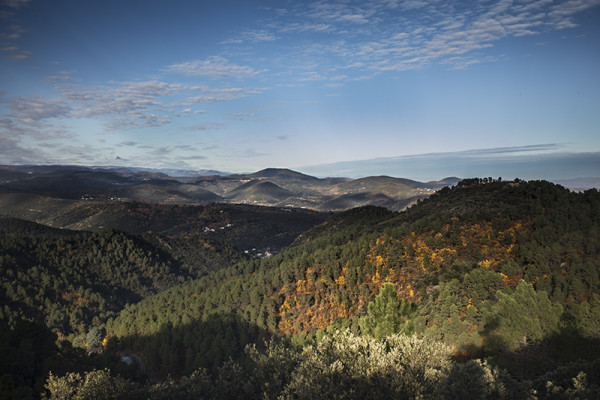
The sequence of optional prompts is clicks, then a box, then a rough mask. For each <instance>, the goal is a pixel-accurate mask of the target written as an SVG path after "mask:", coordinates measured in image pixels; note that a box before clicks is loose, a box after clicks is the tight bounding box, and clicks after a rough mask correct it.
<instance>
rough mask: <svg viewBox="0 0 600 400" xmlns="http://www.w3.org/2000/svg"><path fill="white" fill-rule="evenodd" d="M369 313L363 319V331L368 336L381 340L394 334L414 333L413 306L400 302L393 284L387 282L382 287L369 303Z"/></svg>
mask: <svg viewBox="0 0 600 400" xmlns="http://www.w3.org/2000/svg"><path fill="white" fill-rule="evenodd" d="M367 313H368V316H367V317H364V318H362V319H361V330H362V332H364V333H366V334H368V335H372V336H374V337H376V338H377V339H381V338H384V337H386V336H389V335H391V334H394V333H404V334H409V333H412V330H413V325H412V323H411V321H410V317H411V316H412V314H413V310H412V306H411V304H410V303H409V302H408V301H406V300H398V297H397V295H396V287H395V286H394V284H392V283H389V282H387V283H385V284H384V285H383V286H382V287H381V289H380V290H379V294H378V295H377V296H376V297H375V299H374V300H373V301H372V302H371V303H369V305H368V307H367Z"/></svg>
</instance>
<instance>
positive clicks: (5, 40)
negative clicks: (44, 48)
mask: <svg viewBox="0 0 600 400" xmlns="http://www.w3.org/2000/svg"><path fill="white" fill-rule="evenodd" d="M25 32H26V30H25V29H24V28H23V27H21V26H19V25H11V26H9V27H8V28H7V29H6V30H5V31H3V32H0V51H1V52H3V53H6V54H7V57H8V58H10V59H11V60H13V61H21V60H25V59H27V58H29V57H30V56H31V52H30V51H27V50H23V49H21V47H20V46H19V44H18V40H19V39H20V38H21V35H22V34H23V33H25Z"/></svg>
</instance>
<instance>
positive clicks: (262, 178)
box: [0, 165, 460, 211]
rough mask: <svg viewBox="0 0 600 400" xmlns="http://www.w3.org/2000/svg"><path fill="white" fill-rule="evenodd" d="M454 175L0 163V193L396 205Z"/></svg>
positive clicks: (316, 206) (331, 207)
mask: <svg viewBox="0 0 600 400" xmlns="http://www.w3.org/2000/svg"><path fill="white" fill-rule="evenodd" d="M206 174H208V175H206ZM459 181H460V179H459V178H445V179H443V180H441V181H436V182H418V181H414V180H410V179H403V178H394V177H390V176H372V177H365V178H360V179H349V178H316V177H314V176H310V175H306V174H303V173H300V172H296V171H292V170H290V169H285V168H267V169H263V170H261V171H258V172H254V173H250V174H231V175H227V174H225V173H222V172H219V171H213V170H202V171H183V170H174V169H150V168H135V167H76V166H69V165H66V166H65V165H50V166H28V165H25V166H0V193H13V194H14V193H31V194H38V195H44V196H51V197H54V198H62V199H71V200H77V199H79V200H93V201H150V202H156V203H162V204H205V203H211V202H217V203H241V204H256V205H265V206H278V207H294V208H308V209H313V210H320V211H341V210H346V209H348V208H352V207H357V206H363V205H379V206H383V207H386V208H388V209H390V210H402V209H403V208H405V207H406V206H408V205H410V204H412V202H414V201H416V199H419V198H424V197H427V196H429V195H430V194H431V193H433V192H434V191H435V190H438V189H440V188H442V187H445V186H451V185H454V184H456V183H457V182H459Z"/></svg>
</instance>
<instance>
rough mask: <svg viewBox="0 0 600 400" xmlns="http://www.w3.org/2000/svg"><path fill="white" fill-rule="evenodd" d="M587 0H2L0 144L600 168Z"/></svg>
mask: <svg viewBox="0 0 600 400" xmlns="http://www.w3.org/2000/svg"><path fill="white" fill-rule="evenodd" d="M598 71H600V0H566V1H554V0H508V1H507V0H500V1H486V0H473V1H468V2H467V1H465V2H461V1H439V0H432V1H427V0H372V1H364V0H363V1H352V0H337V1H286V0H272V1H271V0H257V1H252V0H243V1H242V0H238V1H232V0H220V1H181V0H170V1H154V0H143V1H139V0H128V1H122V0H119V1H113V0H102V1H95V0H85V1H82V0H70V1H65V0H52V1H48V0H0V164H77V165H89V166H135V167H145V168H172V169H189V170H201V169H216V170H220V171H226V172H253V171H257V170H260V169H263V168H268V167H277V168H291V169H295V170H298V171H301V172H305V173H310V174H312V175H315V176H348V177H361V176H368V175H391V176H397V177H404V178H411V179H418V180H435V179H441V178H444V177H447V176H458V177H473V176H493V177H497V176H502V177H506V178H511V177H519V178H521V179H551V178H555V179H556V178H572V177H581V176H585V177H592V176H593V177H598V176H600V74H599V73H598Z"/></svg>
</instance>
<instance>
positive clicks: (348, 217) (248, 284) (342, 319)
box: [0, 178, 600, 399]
mask: <svg viewBox="0 0 600 400" xmlns="http://www.w3.org/2000/svg"><path fill="white" fill-rule="evenodd" d="M0 232H2V235H1V236H0V271H1V273H0V277H1V279H2V282H1V283H2V285H1V289H0V299H1V301H2V303H1V305H2V308H1V309H0V319H1V320H2V330H1V331H0V335H1V336H2V338H3V339H4V340H1V341H0V343H2V346H3V351H2V353H3V354H6V355H7V360H9V362H8V363H7V364H6V366H4V367H3V371H1V372H0V376H1V378H0V397H5V398H47V399H84V398H85V399H87V398H98V399H105V398H124V397H127V398H140V399H146V398H152V399H154V398H155V399H163V398H165V399H166V398H182V399H187V398H190V399H191V398H206V399H212V398H240V397H242V396H244V397H248V398H265V399H275V398H281V399H288V398H289V399H299V398H307V399H308V398H335V399H338V398H339V399H363V398H407V399H408V398H411V399H412V398H486V399H487V398H490V399H492V398H494V399H504V398H515V399H522V398H530V399H546V398H590V399H592V398H598V397H600V194H599V193H598V191H597V190H587V191H585V192H572V191H569V190H567V189H565V188H563V187H561V186H558V185H555V184H551V183H549V182H545V181H529V182H527V181H521V180H518V179H516V180H514V181H503V180H501V179H492V178H483V179H482V178H473V179H465V180H462V181H460V182H459V183H458V184H457V185H456V186H453V187H446V188H443V189H441V190H439V191H437V192H436V193H435V194H433V195H431V196H430V197H428V198H426V199H423V200H420V201H419V202H418V203H417V204H415V205H413V206H411V207H410V208H408V209H407V210H405V211H403V212H392V211H389V210H387V209H385V208H381V207H374V206H366V207H359V208H355V209H352V210H349V211H346V212H340V213H336V214H333V215H331V216H330V217H329V218H328V219H327V220H326V221H325V222H324V223H323V224H321V225H318V226H316V227H315V228H313V229H311V230H309V231H307V232H304V233H302V234H301V235H300V236H298V238H297V239H296V240H295V241H294V243H293V244H292V245H290V246H289V247H288V248H287V249H285V250H284V251H282V252H281V253H279V254H276V255H273V256H271V257H265V258H250V257H247V256H244V254H243V253H242V252H240V251H239V250H240V249H236V248H235V247H233V246H231V245H230V244H228V243H225V242H220V241H209V240H208V239H206V238H200V237H195V236H193V235H186V236H185V237H169V236H168V235H164V236H163V235H158V234H150V233H147V234H144V235H134V234H127V233H123V232H120V231H116V230H106V231H101V232H94V233H92V232H84V231H68V230H58V229H51V228H48V227H44V226H41V225H37V224H33V223H30V222H26V221H21V220H16V219H11V218H4V219H0ZM42 344H43V345H42ZM23 354H26V355H27V357H26V358H22V357H20V356H19V355H23ZM123 355H134V356H135V357H133V358H134V359H135V360H136V361H135V362H133V363H132V365H130V366H129V365H126V364H125V363H123V362H120V361H119V359H120V357H121V356H123ZM26 360H29V361H26ZM140 364H142V365H140Z"/></svg>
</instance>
